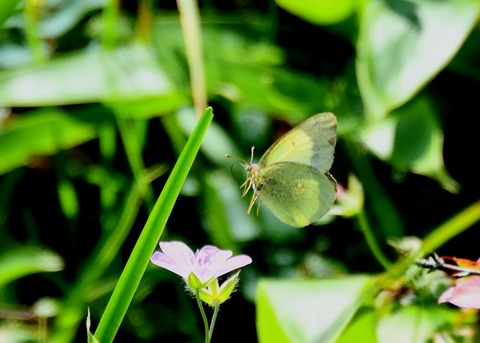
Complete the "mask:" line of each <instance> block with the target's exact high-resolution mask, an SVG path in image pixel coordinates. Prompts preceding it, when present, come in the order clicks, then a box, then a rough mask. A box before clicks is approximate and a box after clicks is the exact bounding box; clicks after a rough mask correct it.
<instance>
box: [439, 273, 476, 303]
mask: <svg viewBox="0 0 480 343" xmlns="http://www.w3.org/2000/svg"><path fill="white" fill-rule="evenodd" d="M444 302H449V303H450V304H453V305H456V306H458V307H462V308H480V276H476V275H474V276H469V277H465V278H462V279H460V280H458V281H457V284H455V285H454V286H452V287H450V288H448V289H447V290H446V291H445V292H443V294H442V295H441V296H440V298H439V299H438V303H439V304H441V303H444Z"/></svg>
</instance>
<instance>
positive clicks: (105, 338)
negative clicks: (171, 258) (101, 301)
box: [95, 108, 213, 343]
mask: <svg viewBox="0 0 480 343" xmlns="http://www.w3.org/2000/svg"><path fill="white" fill-rule="evenodd" d="M212 118H213V111H212V109H211V108H207V109H206V110H205V111H204V112H203V115H202V117H201V118H200V120H199V122H198V124H197V126H196V128H195V130H194V131H193V133H192V135H191V136H190V138H189V139H188V141H187V144H186V145H185V148H184V149H183V151H182V153H181V154H180V157H179V158H178V161H177V163H176V164H175V167H174V168H173V170H172V173H171V174H170V177H169V178H168V180H167V183H166V184H165V187H164V188H163V191H162V193H161V194H160V197H159V198H158V200H157V202H156V203H155V206H154V208H153V211H152V213H151V214H150V216H149V217H148V220H147V222H146V223H145V227H144V228H143V230H142V233H141V234H140V237H139V238H138V241H137V244H136V245H135V247H134V248H133V251H132V254H131V255H130V258H129V259H128V262H127V265H126V266H125V269H124V270H123V272H122V275H121V276H120V279H119V280H118V284H117V286H116V287H115V290H114V291H113V294H112V297H111V298H110V301H109V302H108V304H107V307H106V309H105V312H104V313H103V316H102V318H101V319H100V323H99V325H98V328H97V331H96V332H95V337H96V338H97V339H98V340H99V341H100V342H102V343H108V342H112V341H113V338H114V337H115V334H116V332H117V330H118V328H119V327H120V324H121V322H122V319H123V317H124V316H125V313H126V312H127V309H128V306H129V304H130V302H131V300H132V298H133V296H134V294H135V291H136V289H137V287H138V285H139V283H140V280H141V278H142V276H143V273H144V272H145V269H146V268H147V265H148V261H149V260H150V256H151V254H152V253H153V251H154V249H155V246H156V245H157V243H158V241H159V239H160V237H161V235H162V232H163V230H164V228H165V225H166V223H167V219H168V217H169V215H170V212H171V211H172V208H173V205H174V204H175V201H176V199H177V197H178V195H179V194H180V189H181V187H182V185H183V182H184V181H185V178H186V177H187V175H188V172H189V170H190V168H191V166H192V164H193V161H194V160H195V156H196V155H197V152H198V150H199V149H200V145H201V142H202V139H203V136H204V134H205V132H206V130H207V128H208V126H209V124H210V122H211V120H212Z"/></svg>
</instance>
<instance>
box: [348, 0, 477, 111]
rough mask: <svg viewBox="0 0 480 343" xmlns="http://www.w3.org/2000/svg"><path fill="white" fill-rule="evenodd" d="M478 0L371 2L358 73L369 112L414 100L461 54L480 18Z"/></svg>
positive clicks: (362, 33)
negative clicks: (466, 40) (462, 46)
mask: <svg viewBox="0 0 480 343" xmlns="http://www.w3.org/2000/svg"><path fill="white" fill-rule="evenodd" d="M479 13H480V2H479V1H478V0H442V1H437V0H418V1H382V0H372V1H367V2H366V7H365V9H364V13H363V15H362V17H361V24H360V34H359V37H358V45H357V49H358V53H357V76H358V83H359V87H360V92H361V94H362V98H363V100H364V103H365V108H366V113H367V115H368V116H373V117H383V116H385V115H386V114H387V113H388V112H389V111H391V110H392V109H395V108H397V107H399V106H400V105H402V104H403V103H405V102H406V101H408V100H409V99H410V98H411V97H412V96H414V95H415V94H416V93H417V92H418V90H420V89H421V88H422V87H423V86H424V85H425V84H426V83H427V82H429V81H430V80H431V79H432V78H433V77H434V76H435V75H436V74H437V73H438V72H439V71H440V70H442V69H443V68H444V67H445V66H446V65H447V64H448V63H449V62H450V60H451V59H452V58H453V56H454V55H455V54H456V53H457V51H458V50H459V48H460V47H461V45H462V44H463V42H464V41H465V39H466V38H467V36H468V34H469V33H470V31H471V30H472V29H473V27H474V25H475V24H476V23H477V21H478V16H479Z"/></svg>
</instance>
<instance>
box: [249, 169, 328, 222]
mask: <svg viewBox="0 0 480 343" xmlns="http://www.w3.org/2000/svg"><path fill="white" fill-rule="evenodd" d="M256 183H257V185H259V186H260V189H259V197H260V200H261V202H263V203H265V205H267V207H268V208H269V209H270V210H271V211H272V212H273V214H275V215H276V216H277V217H278V218H279V219H280V220H281V221H283V222H285V223H287V224H289V225H291V226H295V227H303V226H307V225H309V224H311V223H313V222H314V221H316V220H318V219H320V218H321V217H322V216H323V215H325V214H326V213H327V212H328V210H329V209H330V207H331V206H332V204H333V202H334V200H335V192H336V189H335V182H334V181H333V180H332V179H330V178H329V177H328V176H326V175H325V174H324V173H322V172H320V171H319V170H317V169H315V168H313V167H310V166H308V165H305V164H300V163H295V162H278V163H274V164H272V165H271V166H268V167H265V168H264V169H262V170H261V171H260V172H259V174H258V175H257V179H256Z"/></svg>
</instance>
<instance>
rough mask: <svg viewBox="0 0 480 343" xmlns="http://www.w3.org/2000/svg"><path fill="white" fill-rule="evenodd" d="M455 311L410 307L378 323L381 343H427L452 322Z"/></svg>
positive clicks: (381, 319) (440, 308) (384, 317)
mask: <svg viewBox="0 0 480 343" xmlns="http://www.w3.org/2000/svg"><path fill="white" fill-rule="evenodd" d="M455 312H456V311H454V310H451V309H448V308H442V307H438V306H436V307H424V306H415V305H410V306H408V307H403V308H401V309H400V310H398V311H396V312H394V313H391V314H389V315H387V316H383V317H382V318H380V319H379V321H378V326H377V335H378V342H379V343H405V342H425V341H427V340H428V339H429V338H431V337H432V335H433V334H434V333H435V332H436V331H437V330H439V329H440V328H441V327H442V326H443V325H445V324H446V323H448V322H452V321H453V319H454V317H455Z"/></svg>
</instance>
